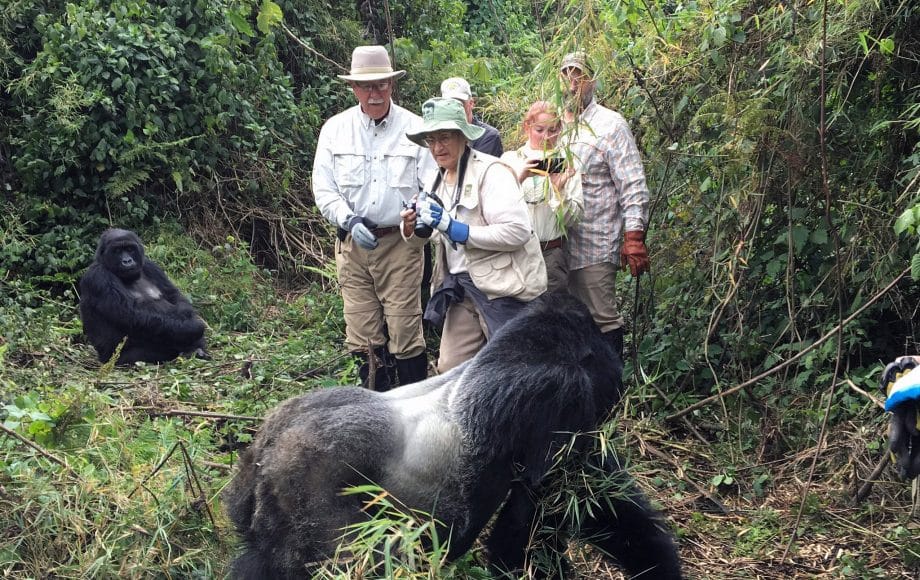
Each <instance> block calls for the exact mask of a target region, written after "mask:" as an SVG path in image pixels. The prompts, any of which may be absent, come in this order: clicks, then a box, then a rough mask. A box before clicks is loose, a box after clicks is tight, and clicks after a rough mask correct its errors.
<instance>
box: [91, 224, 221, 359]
mask: <svg viewBox="0 0 920 580" xmlns="http://www.w3.org/2000/svg"><path fill="white" fill-rule="evenodd" d="M80 319H81V320H82V321H83V332H84V333H85V334H86V336H87V338H89V341H90V342H91V343H92V345H93V347H95V349H96V352H97V353H98V355H99V360H100V362H106V361H108V360H109V359H111V358H112V355H113V354H114V353H115V349H116V347H117V346H118V344H119V343H120V342H121V341H122V340H124V339H125V337H127V338H128V340H127V342H126V343H125V345H124V347H123V348H122V350H121V354H120V355H119V357H118V361H117V364H119V365H126V364H131V363H133V362H135V361H146V362H164V361H169V360H172V359H174V358H176V357H177V356H179V355H180V354H194V355H196V356H199V357H201V358H209V355H208V353H207V350H206V346H205V340H204V330H205V323H204V321H203V320H202V319H201V317H199V316H198V313H197V312H195V309H194V308H193V307H192V305H191V303H189V301H188V299H186V298H185V296H183V295H182V293H181V292H179V290H178V289H177V288H176V287H175V285H174V284H173V283H172V282H171V281H170V280H169V278H167V277H166V274H164V273H163V270H161V269H160V267H159V266H157V265H156V263H154V262H152V261H150V260H147V259H146V258H145V257H144V245H143V244H142V243H141V240H140V238H138V237H137V235H136V234H135V233H134V232H131V231H128V230H119V229H109V230H106V231H105V232H103V234H102V236H101V237H100V238H99V245H98V246H97V247H96V260H95V261H94V262H93V264H92V265H91V266H90V267H89V268H88V269H87V270H86V273H84V274H83V277H82V278H81V279H80Z"/></svg>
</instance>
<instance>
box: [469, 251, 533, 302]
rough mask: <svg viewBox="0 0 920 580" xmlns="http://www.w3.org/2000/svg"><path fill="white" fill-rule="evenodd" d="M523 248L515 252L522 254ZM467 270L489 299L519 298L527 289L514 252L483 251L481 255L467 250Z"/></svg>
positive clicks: (474, 282)
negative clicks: (513, 254)
mask: <svg viewBox="0 0 920 580" xmlns="http://www.w3.org/2000/svg"><path fill="white" fill-rule="evenodd" d="M522 251H523V248H521V249H518V250H515V252H518V253H521V252H522ZM467 270H468V271H469V273H470V278H472V279H473V284H475V285H476V287H477V288H478V289H479V290H481V291H482V292H483V293H484V294H485V295H486V296H487V297H489V298H490V299H491V298H498V297H504V296H517V295H518V294H521V293H522V292H523V291H524V289H525V288H526V284H525V281H524V276H523V273H522V272H521V271H520V269H519V268H518V267H517V264H515V260H514V257H513V256H512V252H491V251H485V250H484V251H483V252H482V254H481V255H478V253H477V252H470V248H467Z"/></svg>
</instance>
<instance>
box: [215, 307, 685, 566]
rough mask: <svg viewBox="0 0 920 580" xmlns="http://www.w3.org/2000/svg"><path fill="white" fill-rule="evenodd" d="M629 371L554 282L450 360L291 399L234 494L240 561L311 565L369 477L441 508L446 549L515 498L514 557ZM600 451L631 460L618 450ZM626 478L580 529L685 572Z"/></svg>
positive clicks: (334, 540) (412, 503)
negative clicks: (561, 456)
mask: <svg viewBox="0 0 920 580" xmlns="http://www.w3.org/2000/svg"><path fill="white" fill-rule="evenodd" d="M621 373H622V363H621V362H620V360H619V358H618V357H617V356H616V355H615V354H614V353H613V350H612V349H611V348H610V346H609V345H608V344H607V342H606V341H605V340H604V338H603V336H602V335H601V333H600V331H599V330H598V328H597V327H596V326H595V324H594V322H593V321H592V319H591V316H590V314H589V313H588V310H587V309H586V308H585V307H584V306H583V305H582V304H581V303H580V302H579V301H578V300H577V299H575V298H572V297H570V296H568V295H567V294H553V295H544V296H543V297H541V298H539V299H537V300H535V301H534V302H533V303H532V304H530V305H529V306H528V307H527V308H526V309H525V310H524V311H523V312H522V313H521V314H520V315H519V316H517V317H516V318H514V319H512V320H511V321H509V322H508V323H507V324H506V325H505V326H504V327H503V328H502V329H501V330H500V331H499V332H497V333H496V334H495V336H494V337H493V338H492V339H491V340H490V341H489V342H488V343H487V344H486V346H485V347H484V348H483V350H482V351H480V352H479V354H477V355H476V357H475V358H473V359H472V360H471V361H469V362H467V363H465V364H464V365H461V366H459V367H457V368H455V369H453V370H451V371H449V372H448V373H445V374H444V375H441V376H437V377H433V378H430V379H427V380H425V381H422V382H419V383H415V384H411V385H407V386H404V387H400V388H397V389H394V390H392V391H389V392H384V393H380V392H374V391H370V390H367V389H363V388H359V387H336V388H330V389H322V390H317V391H312V392H310V393H307V394H305V395H301V396H299V397H294V398H292V399H289V400H287V401H285V402H283V403H281V404H280V405H279V406H278V407H277V408H276V409H275V410H274V411H272V412H271V413H270V414H269V415H268V417H267V418H266V420H265V423H264V424H263V426H262V428H261V430H260V431H259V433H258V435H257V436H256V437H255V440H254V441H253V443H252V446H251V447H250V448H249V449H248V450H247V451H246V452H244V453H243V455H242V456H241V458H240V462H239V469H238V472H237V473H236V476H235V478H234V479H233V480H232V481H231V483H230V484H229V485H228V486H227V488H226V490H225V491H224V494H223V499H224V501H225V504H226V507H227V510H228V512H229V515H230V517H231V519H232V520H233V522H234V524H235V526H236V528H237V531H238V532H239V533H240V535H241V536H242V539H243V542H244V548H243V553H242V554H241V555H240V556H239V557H238V558H237V560H236V561H235V563H234V566H233V575H234V577H236V578H247V579H248V578H253V579H254V578H303V577H307V574H308V571H309V570H311V569H314V568H315V567H316V566H317V565H319V564H321V563H322V562H323V561H324V560H326V559H328V558H330V557H331V556H332V555H333V552H334V551H335V549H336V545H337V544H338V543H339V542H340V541H341V539H342V537H343V533H344V532H343V529H344V528H345V527H346V526H348V525H349V524H354V523H356V522H359V521H361V520H363V519H365V518H367V517H368V514H366V513H364V512H363V511H362V509H361V508H362V500H361V499H360V498H358V497H356V496H354V495H343V494H342V493H341V491H342V489H343V488H345V487H350V486H356V485H364V484H366V483H367V482H368V481H372V482H375V483H376V484H378V485H380V486H381V487H383V488H384V489H386V490H388V491H389V492H390V493H391V494H392V495H393V496H394V497H395V498H396V499H398V500H399V501H400V502H401V503H402V504H404V505H406V506H408V507H409V508H413V509H417V510H422V511H425V512H427V513H430V514H432V515H433V517H434V518H435V519H437V520H438V521H440V522H442V523H443V528H441V530H440V531H441V532H443V535H441V534H439V537H440V538H447V537H448V534H449V536H450V548H449V557H450V558H456V557H458V556H460V555H462V554H464V553H465V552H466V551H467V550H469V549H470V547H471V546H472V544H473V542H474V541H475V540H476V538H477V536H478V535H479V533H480V532H481V531H482V529H483V527H484V526H485V525H486V524H487V522H488V521H489V520H490V518H491V517H492V515H493V514H494V513H495V512H496V510H498V509H499V508H500V507H502V506H503V505H504V507H503V508H502V511H501V513H500V514H499V517H498V518H497V519H496V521H495V523H494V525H493V527H492V530H491V532H490V535H489V538H488V539H487V542H486V544H487V552H488V558H489V560H490V562H491V563H492V565H493V566H495V567H496V568H498V569H499V570H502V569H504V570H515V569H517V567H519V566H520V565H521V564H522V563H523V561H524V555H525V551H526V549H527V539H528V535H529V532H530V530H531V529H532V525H533V518H534V515H535V513H536V506H535V503H534V500H533V498H534V497H539V495H540V494H541V491H542V486H543V485H544V484H545V483H546V482H545V481H544V480H545V479H547V478H546V477H545V476H546V474H547V471H548V469H549V468H550V466H551V465H552V462H553V456H554V453H555V451H556V450H557V449H558V448H559V447H560V446H561V445H562V444H564V443H566V442H568V441H569V440H570V439H571V434H572V433H573V432H579V431H586V430H592V429H595V428H597V427H598V426H599V425H600V424H602V423H603V421H604V419H605V418H606V417H607V415H608V413H609V412H610V410H611V409H612V407H613V406H614V405H615V404H616V403H617V401H618V400H619V398H620V394H621V390H622V383H621ZM579 439H589V437H581V438H579ZM576 441H577V440H576ZM588 455H590V453H585V457H587V456H588ZM595 464H596V465H599V466H600V467H601V468H606V469H608V470H610V475H611V476H613V477H616V476H620V477H621V478H622V477H623V476H626V474H625V473H624V472H622V471H620V468H619V466H618V465H616V463H615V462H612V463H609V464H607V463H604V462H602V461H595ZM627 479H628V476H627ZM628 486H629V488H628V490H627V492H626V494H625V495H624V497H623V498H611V501H608V502H598V503H599V505H598V506H595V507H596V509H593V510H591V513H590V514H581V515H582V521H581V522H580V526H579V529H580V530H583V531H584V530H587V531H589V532H590V537H585V535H584V534H581V539H583V540H585V541H588V542H590V543H592V544H594V545H596V546H598V547H599V548H601V550H602V551H603V552H605V553H606V554H609V555H610V556H612V557H613V558H615V559H616V560H617V562H618V563H619V564H620V565H621V566H623V567H624V568H626V569H627V571H628V572H629V573H631V574H634V575H636V574H642V573H645V574H647V575H643V577H647V578H659V579H668V578H681V571H680V563H679V560H678V557H677V551H676V548H675V546H674V543H673V541H672V540H671V537H670V535H669V533H668V532H666V531H665V528H664V526H663V522H662V521H661V518H660V516H659V515H658V514H657V513H656V512H655V511H654V510H653V509H652V508H651V507H650V506H649V504H648V502H647V500H646V499H645V497H644V496H643V495H642V494H641V492H640V491H639V490H638V488H636V487H635V485H634V483H632V481H628ZM556 523H559V522H556ZM538 527H539V526H538Z"/></svg>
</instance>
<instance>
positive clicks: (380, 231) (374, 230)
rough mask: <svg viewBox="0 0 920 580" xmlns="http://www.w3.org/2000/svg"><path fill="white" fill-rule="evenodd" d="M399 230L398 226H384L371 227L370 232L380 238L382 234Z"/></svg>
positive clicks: (385, 234)
mask: <svg viewBox="0 0 920 580" xmlns="http://www.w3.org/2000/svg"><path fill="white" fill-rule="evenodd" d="M398 231H399V226H387V227H385V228H372V229H371V233H372V234H374V235H375V236H377V237H378V238H382V237H383V236H388V235H390V234H393V233H396V232H398Z"/></svg>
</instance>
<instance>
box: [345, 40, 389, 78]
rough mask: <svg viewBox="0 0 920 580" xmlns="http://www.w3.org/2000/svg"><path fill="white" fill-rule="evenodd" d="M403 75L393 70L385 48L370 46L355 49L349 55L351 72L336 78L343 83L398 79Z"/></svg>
mask: <svg viewBox="0 0 920 580" xmlns="http://www.w3.org/2000/svg"><path fill="white" fill-rule="evenodd" d="M404 74H406V71H404V70H393V65H391V64H390V55H389V54H388V53H387V49H386V48H384V47H382V46H379V45H372V46H358V47H355V49H354V50H353V51H352V53H351V71H350V72H349V74H347V75H336V76H338V77H339V78H340V79H342V80H345V81H357V82H363V81H385V80H387V79H398V78H400V77H401V76H403V75H404Z"/></svg>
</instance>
